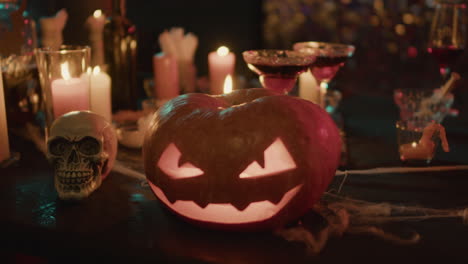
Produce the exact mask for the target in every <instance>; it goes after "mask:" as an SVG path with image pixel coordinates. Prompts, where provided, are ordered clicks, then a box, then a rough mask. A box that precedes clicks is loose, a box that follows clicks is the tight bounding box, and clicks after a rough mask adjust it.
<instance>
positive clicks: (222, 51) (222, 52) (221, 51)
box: [216, 46, 229, 57]
mask: <svg viewBox="0 0 468 264" xmlns="http://www.w3.org/2000/svg"><path fill="white" fill-rule="evenodd" d="M216 53H218V55H219V56H221V57H224V56H227V55H228V54H229V49H228V47H226V46H221V47H219V48H218V50H217V51H216Z"/></svg>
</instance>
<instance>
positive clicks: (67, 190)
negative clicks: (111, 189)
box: [47, 111, 117, 200]
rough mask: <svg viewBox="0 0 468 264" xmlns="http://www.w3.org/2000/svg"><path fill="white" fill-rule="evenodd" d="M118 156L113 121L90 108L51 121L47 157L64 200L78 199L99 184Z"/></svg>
mask: <svg viewBox="0 0 468 264" xmlns="http://www.w3.org/2000/svg"><path fill="white" fill-rule="evenodd" d="M116 156H117V136H116V133H115V130H114V128H113V127H112V125H111V124H110V123H109V122H107V121H106V119H105V118H104V117H102V116H100V115H97V114H95V113H92V112H89V111H74V112H69V113H67V114H65V115H63V116H61V117H60V118H58V119H57V120H55V121H54V123H53V124H52V126H51V128H50V133H49V137H48V138H47V158H48V160H49V162H50V163H51V164H52V166H53V167H54V171H55V173H54V181H55V189H56V190H57V193H58V196H59V198H60V199H63V200H80V199H83V198H86V197H88V196H89V195H90V194H91V193H92V192H94V191H95V190H96V189H98V188H99V186H101V182H102V180H103V179H105V178H106V177H107V175H108V174H109V172H110V171H111V169H112V166H113V164H114V161H115V158H116Z"/></svg>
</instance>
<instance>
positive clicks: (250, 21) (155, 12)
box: [29, 0, 262, 75]
mask: <svg viewBox="0 0 468 264" xmlns="http://www.w3.org/2000/svg"><path fill="white" fill-rule="evenodd" d="M111 6H112V0H29V10H30V11H31V15H32V16H33V17H34V18H39V17H41V16H52V15H54V14H55V13H56V12H57V11H58V10H60V9H62V8H66V9H67V12H68V14H69V17H68V22H67V25H66V27H65V29H64V33H63V35H64V42H65V44H87V41H88V35H87V30H86V28H85V27H84V22H85V20H86V18H87V17H88V16H90V15H92V13H93V12H94V10H96V9H102V10H103V11H104V12H105V13H106V14H111V11H112V10H111ZM127 17H128V18H129V20H130V21H131V22H132V23H134V24H135V25H136V27H137V32H138V39H139V43H138V45H139V48H138V52H139V53H138V61H139V65H138V68H139V71H140V72H146V73H151V72H152V54H154V53H156V52H159V51H160V48H159V43H158V41H157V39H158V35H159V34H160V33H162V32H163V31H164V30H166V29H170V28H171V27H183V28H185V31H186V32H193V33H194V34H196V35H197V36H198V43H199V44H198V48H197V52H196V58H195V59H196V64H197V68H198V75H206V74H207V68H208V62H207V56H208V53H209V52H211V51H214V50H216V49H217V48H218V47H219V46H221V45H225V46H227V47H229V48H230V49H231V50H232V51H233V52H234V53H235V54H236V60H237V69H236V70H238V71H240V72H246V71H247V69H246V67H245V64H244V63H243V60H242V58H241V57H240V54H241V52H242V51H244V50H247V49H258V48H261V47H262V41H261V39H262V33H261V32H262V12H261V1H260V0H236V1H218V0H204V1H189V0H171V1H156V0H130V1H127ZM39 33H40V31H39Z"/></svg>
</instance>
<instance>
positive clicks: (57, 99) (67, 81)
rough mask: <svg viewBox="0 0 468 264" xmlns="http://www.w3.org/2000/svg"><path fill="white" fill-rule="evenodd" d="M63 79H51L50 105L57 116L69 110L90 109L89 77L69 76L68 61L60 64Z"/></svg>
mask: <svg viewBox="0 0 468 264" xmlns="http://www.w3.org/2000/svg"><path fill="white" fill-rule="evenodd" d="M61 69H62V77H63V79H57V80H54V81H52V84H51V90H52V105H53V107H54V117H55V118H57V117H59V116H61V115H63V114H66V113H68V112H71V111H78V110H90V102H89V101H90V100H89V78H88V77H86V76H83V77H81V78H71V77H70V72H69V70H68V63H67V62H65V63H63V64H62V65H61Z"/></svg>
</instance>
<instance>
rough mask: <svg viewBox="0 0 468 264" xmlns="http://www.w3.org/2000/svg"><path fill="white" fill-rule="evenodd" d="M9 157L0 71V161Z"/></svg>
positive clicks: (0, 74)
mask: <svg viewBox="0 0 468 264" xmlns="http://www.w3.org/2000/svg"><path fill="white" fill-rule="evenodd" d="M9 158H10V145H9V143H8V127H7V119H6V107H5V96H4V93H3V79H2V73H1V72H0V161H4V160H7V159H9Z"/></svg>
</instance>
